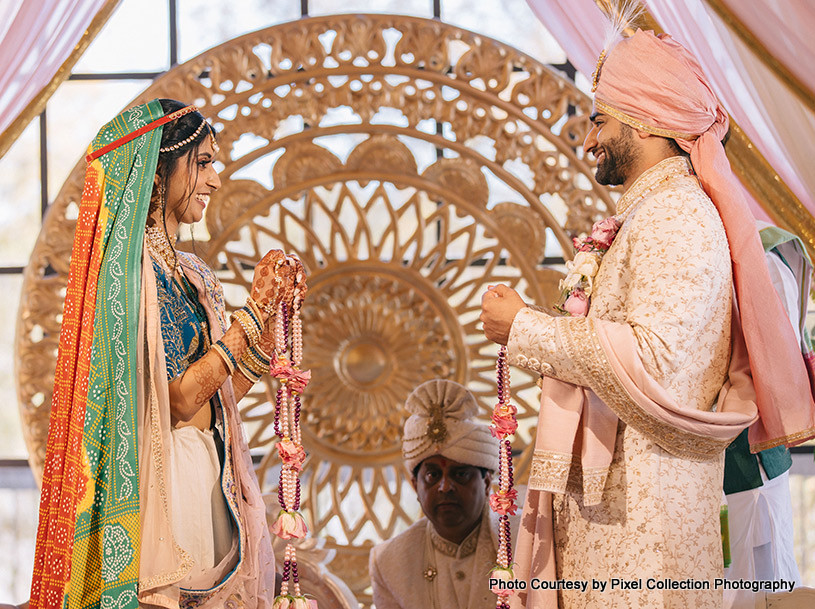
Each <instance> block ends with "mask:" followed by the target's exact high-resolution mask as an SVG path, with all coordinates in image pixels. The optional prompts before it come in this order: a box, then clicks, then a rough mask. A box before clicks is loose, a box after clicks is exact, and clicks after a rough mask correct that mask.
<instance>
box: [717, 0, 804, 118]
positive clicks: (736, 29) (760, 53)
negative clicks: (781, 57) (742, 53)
mask: <svg viewBox="0 0 815 609" xmlns="http://www.w3.org/2000/svg"><path fill="white" fill-rule="evenodd" d="M705 2H706V3H707V5H708V6H709V7H710V8H711V9H712V10H713V11H714V12H715V13H716V14H717V15H718V16H719V19H721V20H722V21H723V22H724V24H725V25H726V26H727V27H728V28H729V29H730V30H731V31H732V32H733V33H734V34H736V36H738V37H739V38H740V39H741V41H742V42H743V43H744V44H746V45H747V48H749V49H750V51H751V52H752V53H753V54H754V55H755V56H756V57H757V58H758V59H760V60H761V61H763V62H764V65H766V66H767V67H768V68H769V69H770V71H772V73H773V74H775V75H776V77H778V79H779V80H780V81H781V82H783V83H784V85H786V87H787V88H788V89H789V90H790V91H792V93H793V94H794V95H795V96H796V97H797V98H798V100H799V101H800V102H801V103H803V104H804V105H805V106H806V107H807V108H808V109H809V110H810V111H812V112H815V91H811V90H810V89H809V88H808V87H807V86H806V85H805V84H804V83H803V82H801V80H800V79H799V78H798V77H797V76H796V75H795V74H793V73H792V72H791V71H790V70H789V68H787V66H785V65H784V64H783V63H781V62H780V61H778V59H777V58H776V57H774V56H773V55H772V53H770V52H769V51H768V50H767V47H766V46H764V44H763V43H762V42H761V40H760V39H759V38H758V37H757V36H756V35H755V34H753V32H751V31H750V29H749V28H748V27H747V26H746V25H744V22H743V21H742V20H741V19H739V17H738V15H736V14H734V13H733V11H731V10H730V8H729V7H728V6H727V5H726V4H725V3H724V2H722V1H721V0H705Z"/></svg>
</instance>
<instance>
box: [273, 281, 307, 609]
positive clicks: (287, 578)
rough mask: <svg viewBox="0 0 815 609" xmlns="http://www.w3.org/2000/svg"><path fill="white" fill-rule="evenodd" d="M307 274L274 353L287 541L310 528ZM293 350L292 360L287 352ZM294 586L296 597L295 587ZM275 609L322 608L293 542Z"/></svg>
mask: <svg viewBox="0 0 815 609" xmlns="http://www.w3.org/2000/svg"><path fill="white" fill-rule="evenodd" d="M302 279H303V277H302V274H301V273H298V274H297V277H296V281H297V285H296V287H295V294H294V301H293V303H292V307H291V311H289V307H288V306H287V305H286V303H285V302H282V301H281V303H280V305H279V306H278V309H277V316H276V318H275V329H274V355H273V357H272V363H271V366H270V370H269V373H270V374H271V376H273V377H275V378H276V379H277V380H278V381H279V382H280V386H279V388H278V390H277V395H276V398H275V417H274V431H275V435H277V437H278V438H280V440H279V441H278V443H277V445H276V446H277V454H278V456H279V457H280V460H281V461H282V464H283V465H282V467H281V470H280V482H279V484H278V487H277V498H278V500H279V502H280V508H281V509H280V513H279V514H278V516H277V520H276V521H275V523H274V524H273V525H272V527H271V531H272V533H274V534H275V535H277V536H278V537H280V538H281V539H302V538H304V537H305V536H306V534H307V533H308V527H307V526H306V521H305V519H304V518H303V515H302V514H301V513H300V511H299V510H300V479H299V477H298V474H299V473H300V471H301V470H302V469H303V464H304V463H305V460H306V451H305V449H304V448H303V443H302V438H301V435H300V410H301V407H302V404H301V402H300V395H301V394H302V393H303V391H304V390H305V388H306V385H308V382H309V380H310V379H311V371H310V370H306V371H303V370H300V362H301V361H302V359H303V324H302V320H301V318H300V309H301V308H302V305H303V295H304V289H303V287H304V284H301V283H300V282H301V280H302ZM289 352H290V356H289V355H287V353H289ZM290 582H291V584H292V590H291V593H290V592H289V583H290ZM273 609H317V602H316V601H315V600H314V599H309V598H306V597H305V596H304V595H303V594H302V592H301V591H300V576H299V574H298V572H297V551H296V549H295V547H294V545H292V543H291V542H289V543H288V544H287V545H286V551H285V556H284V560H283V584H282V586H281V590H280V595H279V596H277V597H276V598H275V600H274V604H273Z"/></svg>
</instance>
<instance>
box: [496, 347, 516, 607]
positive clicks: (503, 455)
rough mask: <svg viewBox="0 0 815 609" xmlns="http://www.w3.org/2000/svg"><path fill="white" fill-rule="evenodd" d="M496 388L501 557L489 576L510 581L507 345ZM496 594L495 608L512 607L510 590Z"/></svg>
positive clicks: (512, 424) (511, 418) (512, 427)
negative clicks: (510, 604) (510, 605)
mask: <svg viewBox="0 0 815 609" xmlns="http://www.w3.org/2000/svg"><path fill="white" fill-rule="evenodd" d="M495 369H496V370H495V371H496V386H497V387H496V388H497V393H498V403H497V404H496V405H495V408H494V409H493V413H492V422H493V425H492V426H491V429H492V433H493V435H494V436H495V437H497V438H498V442H499V445H498V492H497V493H494V494H493V495H492V496H491V497H490V507H491V508H492V510H493V511H494V512H496V513H497V514H499V518H498V556H497V560H496V565H495V567H494V568H493V569H492V571H491V572H490V575H489V577H490V578H495V579H499V580H504V581H506V580H511V579H513V578H514V575H513V573H512V533H511V532H510V527H509V516H510V515H511V514H514V513H515V511H516V509H517V505H515V498H516V497H517V492H516V491H515V489H514V488H513V484H514V479H513V471H512V442H511V441H510V436H512V435H513V434H514V433H515V431H516V430H517V429H518V421H517V418H516V416H515V415H516V413H517V409H516V408H515V407H514V406H513V405H512V404H511V403H510V387H509V365H508V364H507V348H506V347H505V346H502V347H501V348H500V350H499V351H498V360H497V361H496V364H495ZM492 590H493V592H494V593H495V594H496V595H497V597H498V598H497V600H496V604H495V606H496V609H509V595H510V593H511V592H510V590H501V589H500V588H498V587H494V588H493V589H492Z"/></svg>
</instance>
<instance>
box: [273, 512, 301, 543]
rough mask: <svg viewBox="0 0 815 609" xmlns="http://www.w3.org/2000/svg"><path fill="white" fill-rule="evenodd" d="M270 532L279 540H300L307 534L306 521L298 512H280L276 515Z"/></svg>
mask: <svg viewBox="0 0 815 609" xmlns="http://www.w3.org/2000/svg"><path fill="white" fill-rule="evenodd" d="M271 530H272V533H274V534H275V535H277V536H278V537H280V539H292V538H297V539H302V538H304V537H305V536H306V533H308V527H307V526H306V521H305V520H304V519H303V516H302V515H301V514H300V512H294V511H291V512H290V511H289V510H280V514H278V516H277V520H275V523H274V524H273V525H272V529H271Z"/></svg>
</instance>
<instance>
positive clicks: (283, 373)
mask: <svg viewBox="0 0 815 609" xmlns="http://www.w3.org/2000/svg"><path fill="white" fill-rule="evenodd" d="M292 372H294V368H293V367H292V365H291V362H289V360H288V358H285V357H278V358H277V359H275V360H274V361H273V362H272V365H271V367H270V368H269V374H270V375H272V376H273V377H275V378H276V379H280V380H284V379H288V378H289V377H290V376H291V375H292Z"/></svg>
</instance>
